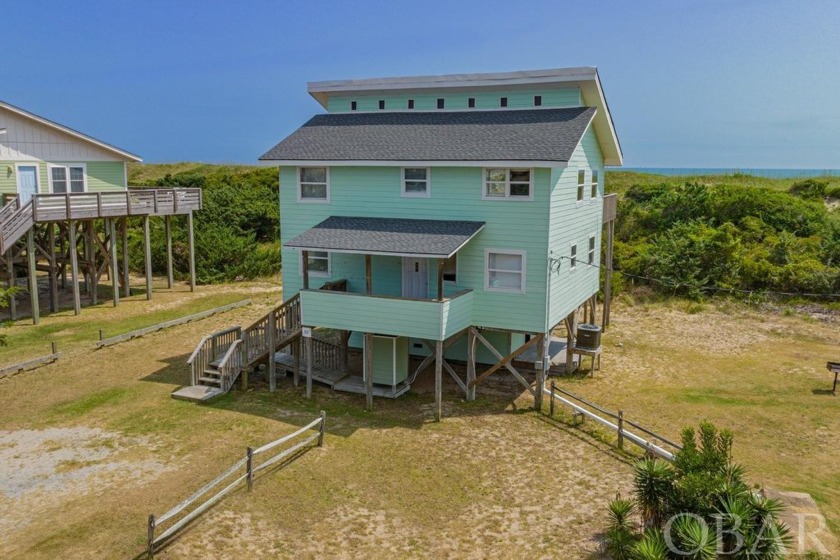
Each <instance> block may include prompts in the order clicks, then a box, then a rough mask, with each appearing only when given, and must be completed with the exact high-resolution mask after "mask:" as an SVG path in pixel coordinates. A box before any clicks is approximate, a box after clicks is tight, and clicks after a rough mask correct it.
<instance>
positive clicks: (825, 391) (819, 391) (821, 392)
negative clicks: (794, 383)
mask: <svg viewBox="0 0 840 560" xmlns="http://www.w3.org/2000/svg"><path fill="white" fill-rule="evenodd" d="M811 393H812V394H814V395H832V396H836V394H835V393H834V391H832V390H831V389H811Z"/></svg>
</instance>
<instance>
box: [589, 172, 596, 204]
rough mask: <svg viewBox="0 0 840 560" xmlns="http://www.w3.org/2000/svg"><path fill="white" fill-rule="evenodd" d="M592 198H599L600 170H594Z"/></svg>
mask: <svg viewBox="0 0 840 560" xmlns="http://www.w3.org/2000/svg"><path fill="white" fill-rule="evenodd" d="M590 198H598V170H597V169H593V170H592V193H591V194H590Z"/></svg>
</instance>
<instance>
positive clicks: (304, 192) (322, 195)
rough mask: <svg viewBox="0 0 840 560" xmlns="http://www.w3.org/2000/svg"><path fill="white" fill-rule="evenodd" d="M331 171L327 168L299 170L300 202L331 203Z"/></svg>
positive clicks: (302, 168) (304, 168)
mask: <svg viewBox="0 0 840 560" xmlns="http://www.w3.org/2000/svg"><path fill="white" fill-rule="evenodd" d="M329 201H330V170H329V169H328V168H326V167H300V168H299V169H298V202H329Z"/></svg>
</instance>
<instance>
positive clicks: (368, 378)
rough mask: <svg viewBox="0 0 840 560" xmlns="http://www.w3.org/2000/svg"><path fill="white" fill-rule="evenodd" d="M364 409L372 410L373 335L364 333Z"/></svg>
mask: <svg viewBox="0 0 840 560" xmlns="http://www.w3.org/2000/svg"><path fill="white" fill-rule="evenodd" d="M364 353H365V365H364V373H365V410H367V411H372V410H373V335H372V334H371V333H365V352H364Z"/></svg>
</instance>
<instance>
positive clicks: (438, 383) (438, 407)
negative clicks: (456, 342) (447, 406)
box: [435, 340, 443, 422]
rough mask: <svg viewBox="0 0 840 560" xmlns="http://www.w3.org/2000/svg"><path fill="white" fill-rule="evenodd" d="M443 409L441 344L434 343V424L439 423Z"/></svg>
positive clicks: (438, 342) (440, 342)
mask: <svg viewBox="0 0 840 560" xmlns="http://www.w3.org/2000/svg"><path fill="white" fill-rule="evenodd" d="M442 409H443V342H442V341H440V340H438V341H437V342H436V343H435V422H440V417H441V415H442Z"/></svg>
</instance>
